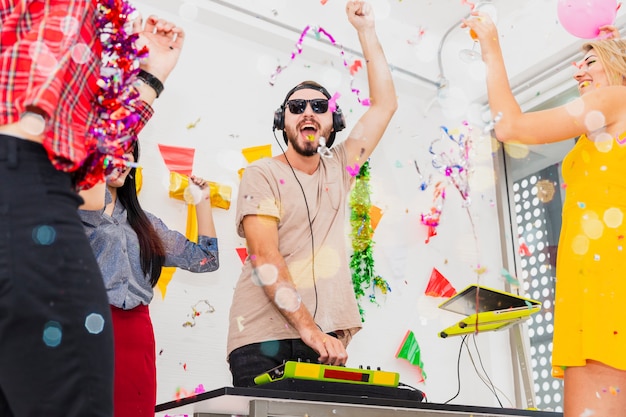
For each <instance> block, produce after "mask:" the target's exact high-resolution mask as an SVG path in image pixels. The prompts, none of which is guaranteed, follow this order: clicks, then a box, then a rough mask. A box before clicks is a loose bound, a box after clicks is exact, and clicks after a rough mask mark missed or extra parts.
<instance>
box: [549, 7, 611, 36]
mask: <svg viewBox="0 0 626 417" xmlns="http://www.w3.org/2000/svg"><path fill="white" fill-rule="evenodd" d="M616 14H617V0H559V3H558V5H557V15H558V18H559V22H561V25H562V26H563V28H565V30H566V31H568V32H569V33H571V34H572V35H574V36H576V37H578V38H583V39H595V38H597V37H598V35H599V34H600V31H599V29H598V28H599V27H600V26H604V25H612V24H613V22H614V21H615V15H616Z"/></svg>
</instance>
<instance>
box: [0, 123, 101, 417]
mask: <svg viewBox="0 0 626 417" xmlns="http://www.w3.org/2000/svg"><path fill="white" fill-rule="evenodd" d="M81 201H82V200H81V199H80V197H78V195H77V194H76V193H75V192H74V191H72V189H71V179H70V176H69V175H68V174H66V173H63V172H60V171H57V170H56V169H54V167H53V166H52V165H51V163H50V161H49V160H48V157H47V155H46V152H45V151H44V149H43V147H42V146H41V145H40V144H37V143H34V142H31V141H27V140H21V139H17V138H14V137H10V136H4V135H0V416H2V417H7V416H8V417H11V416H19V417H26V416H28V417H30V416H32V417H35V416H47V417H51V416H55V417H56V416H59V417H61V416H63V417H67V416H76V417H78V416H80V417H85V416H90V417H91V416H94V417H95V416H98V417H110V416H111V415H112V414H113V411H112V410H113V333H112V325H111V313H110V310H109V303H108V301H107V296H106V291H105V289H104V284H103V281H102V276H101V274H100V270H99V268H98V264H97V263H96V260H95V258H94V255H93V253H92V251H91V247H90V245H89V242H88V240H87V237H86V235H85V232H84V230H83V227H82V224H81V222H80V219H79V217H78V213H77V207H78V205H79V203H80V202H81Z"/></svg>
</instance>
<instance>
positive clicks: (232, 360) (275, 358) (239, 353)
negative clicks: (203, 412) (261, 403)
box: [228, 332, 337, 387]
mask: <svg viewBox="0 0 626 417" xmlns="http://www.w3.org/2000/svg"><path fill="white" fill-rule="evenodd" d="M328 334H329V335H330V336H333V337H337V336H336V335H335V333H332V332H331V333H328ZM319 356H320V355H319V353H317V352H316V351H314V350H313V349H311V348H310V347H309V346H308V345H306V344H305V343H304V342H303V341H302V339H285V340H270V341H267V342H262V343H253V344H250V345H245V346H242V347H240V348H237V349H235V350H233V351H232V352H231V353H230V355H229V356H228V362H229V364H230V373H231V374H232V375H233V386H234V387H252V386H254V385H255V383H254V378H255V377H256V376H258V375H261V374H263V373H265V372H267V371H269V370H270V369H272V368H275V367H277V366H278V365H282V364H283V362H284V361H297V360H301V361H303V362H306V361H309V362H311V363H319V362H318V358H319Z"/></svg>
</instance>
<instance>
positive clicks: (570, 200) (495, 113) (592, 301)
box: [463, 12, 626, 417]
mask: <svg viewBox="0 0 626 417" xmlns="http://www.w3.org/2000/svg"><path fill="white" fill-rule="evenodd" d="M473 14H474V16H473V17H471V18H470V19H467V20H465V21H464V22H463V26H464V27H469V28H470V29H471V30H473V31H474V32H475V33H476V35H477V36H478V40H479V42H480V47H481V52H482V57H483V61H484V63H485V65H486V73H487V90H488V97H489V106H490V108H491V113H492V117H493V118H494V120H497V123H496V124H495V128H494V129H495V134H496V138H497V139H498V140H499V141H502V142H513V143H522V144H529V145H531V144H532V145H536V144H544V143H553V142H557V141H562V140H567V139H570V138H574V137H578V141H577V143H576V145H575V146H574V148H573V149H572V150H571V151H570V152H569V154H568V155H567V156H566V158H565V159H564V160H563V166H562V172H563V178H564V180H565V184H566V191H565V203H564V206H563V226H562V230H561V235H560V240H559V248H558V255H557V266H556V296H555V298H556V299H555V303H554V309H555V319H554V348H553V353H552V366H553V374H554V375H555V376H556V377H563V378H564V383H565V385H564V402H563V407H564V415H565V417H581V416H591V415H593V416H594V417H605V416H606V417H609V416H610V417H613V416H618V415H624V413H625V412H626V411H625V410H626V392H620V390H622V391H623V390H626V239H625V236H626V221H625V219H624V214H625V213H626V78H625V77H626V42H625V41H623V40H620V39H617V38H619V32H617V30H616V29H615V28H614V27H613V26H605V27H602V28H600V29H601V30H600V32H601V35H602V36H600V37H599V38H603V39H602V40H595V41H590V42H587V43H585V44H584V45H583V47H582V50H583V52H584V57H583V59H582V61H580V62H578V63H577V67H578V70H577V71H576V73H575V75H574V79H575V80H576V81H577V82H578V90H579V92H580V97H579V98H577V99H576V100H574V101H572V102H570V103H568V104H565V105H563V106H559V107H555V108H552V109H548V110H542V111H536V112H527V113H524V112H522V110H521V108H520V106H519V104H518V103H517V101H516V100H515V97H514V95H513V93H512V92H511V88H510V85H509V81H508V78H507V73H506V69H505V66H504V59H503V56H502V51H501V49H500V45H499V38H498V33H497V30H496V27H495V25H494V24H493V22H492V21H491V19H490V18H489V16H487V15H486V14H482V13H480V12H476V13H473Z"/></svg>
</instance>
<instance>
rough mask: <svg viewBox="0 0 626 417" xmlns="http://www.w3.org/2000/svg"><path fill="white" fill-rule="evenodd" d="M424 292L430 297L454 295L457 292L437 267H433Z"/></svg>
mask: <svg viewBox="0 0 626 417" xmlns="http://www.w3.org/2000/svg"><path fill="white" fill-rule="evenodd" d="M424 294H426V295H428V296H430V297H452V296H453V295H455V294H456V289H454V287H453V286H452V284H450V281H448V279H447V278H446V277H444V276H443V275H442V274H441V272H439V271H438V270H437V268H433V270H432V272H431V273H430V280H429V281H428V285H427V286H426V290H425V291H424Z"/></svg>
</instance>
